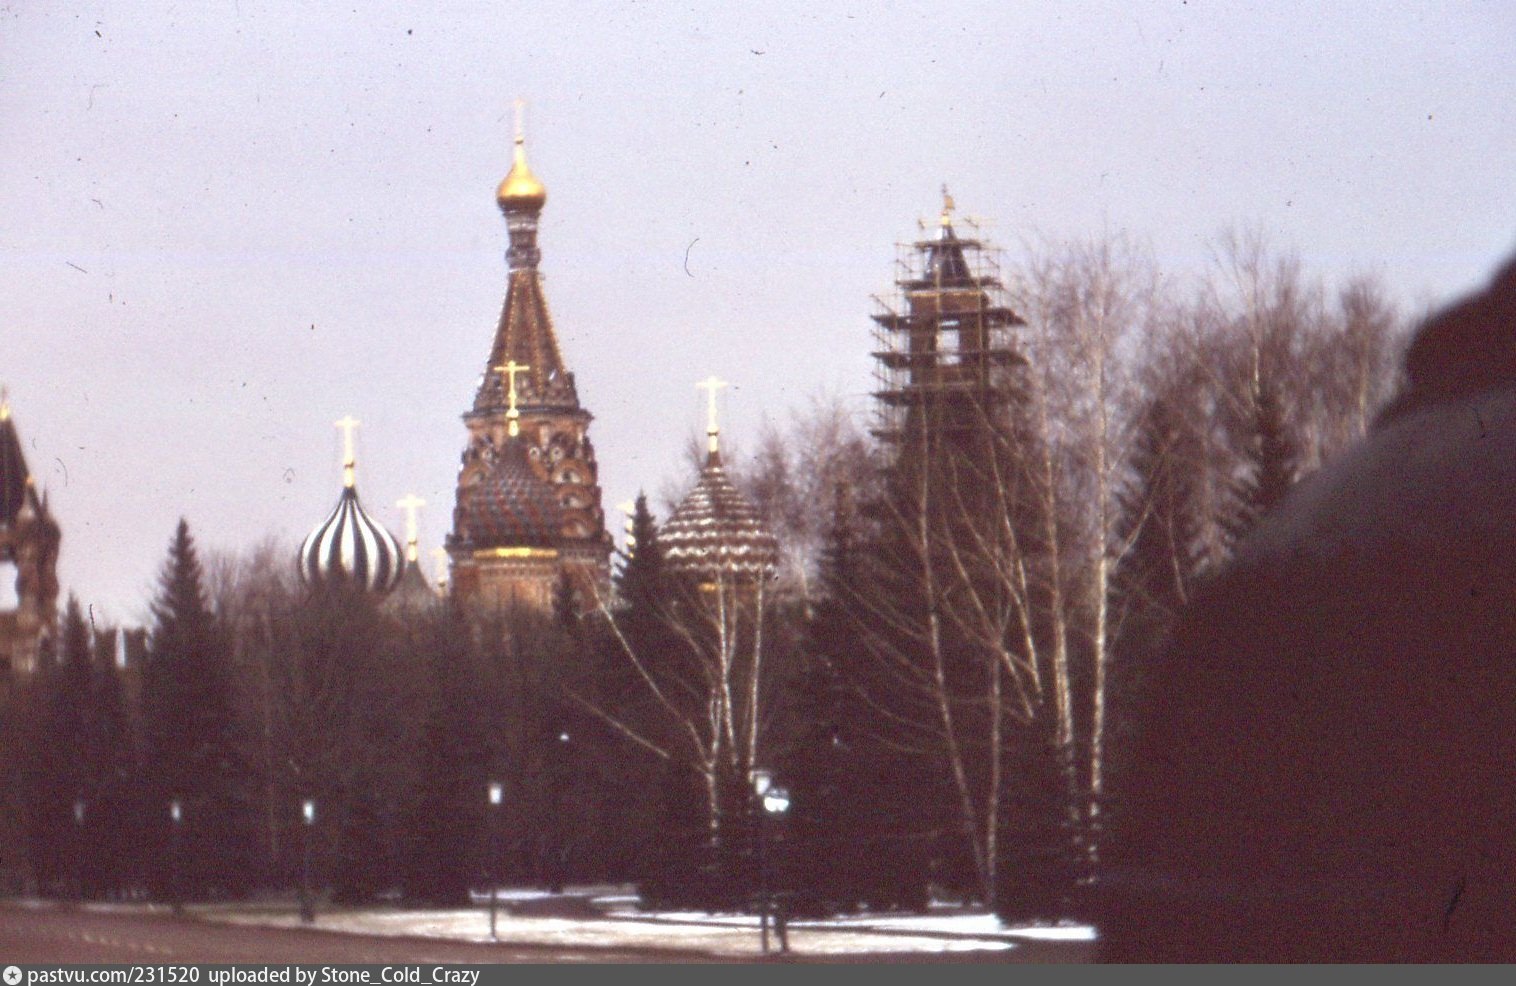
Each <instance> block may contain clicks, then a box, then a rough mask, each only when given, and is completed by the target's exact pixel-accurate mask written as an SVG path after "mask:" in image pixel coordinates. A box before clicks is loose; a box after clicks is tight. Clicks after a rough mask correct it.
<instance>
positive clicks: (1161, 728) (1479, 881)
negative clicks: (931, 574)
mask: <svg viewBox="0 0 1516 986" xmlns="http://www.w3.org/2000/svg"><path fill="white" fill-rule="evenodd" d="M1513 313H1516V276H1513V272H1512V269H1509V268H1508V270H1507V272H1506V273H1505V274H1504V275H1502V276H1501V278H1499V279H1497V282H1496V285H1495V286H1494V287H1493V288H1492V290H1491V292H1490V293H1489V294H1487V295H1486V296H1483V297H1480V298H1476V299H1472V300H1470V301H1469V302H1465V303H1464V304H1463V305H1461V306H1459V307H1458V308H1455V309H1452V310H1450V311H1449V312H1447V313H1444V314H1443V315H1442V316H1439V317H1438V318H1437V319H1435V320H1434V321H1433V322H1432V323H1431V324H1429V325H1428V326H1427V327H1425V328H1424V329H1423V330H1422V332H1421V333H1420V335H1419V338H1418V341H1417V344H1416V345H1415V346H1413V348H1412V353H1411V357H1410V360H1411V364H1410V367H1409V369H1410V370H1411V373H1412V387H1411V389H1410V391H1409V392H1408V393H1407V395H1405V397H1404V398H1403V399H1402V400H1401V401H1400V402H1399V404H1398V406H1397V407H1396V409H1395V411H1394V412H1393V413H1392V414H1390V415H1387V416H1386V418H1385V420H1383V421H1382V422H1381V423H1380V424H1379V426H1378V427H1377V428H1376V429H1375V430H1374V432H1373V433H1372V434H1371V435H1370V436H1369V437H1368V439H1367V440H1366V441H1365V442H1364V443H1363V444H1362V445H1360V446H1359V447H1358V448H1357V449H1355V450H1354V451H1353V452H1351V453H1350V454H1348V455H1347V456H1345V457H1343V459H1341V460H1339V461H1338V462H1337V463H1335V464H1333V466H1331V467H1330V468H1328V469H1327V470H1324V471H1323V472H1321V473H1318V474H1317V475H1315V476H1313V477H1311V478H1310V479H1308V480H1306V481H1305V482H1304V483H1303V484H1302V485H1301V486H1300V487H1299V488H1298V489H1297V490H1296V491H1295V492H1294V493H1293V494H1292V495H1291V497H1290V498H1289V499H1288V500H1287V501H1286V503H1285V504H1284V505H1283V507H1282V508H1281V510H1280V511H1279V512H1278V513H1276V514H1275V515H1274V516H1273V517H1271V518H1269V519H1268V520H1267V521H1266V522H1265V523H1264V524H1263V525H1262V526H1261V527H1260V528H1259V530H1258V531H1257V532H1256V534H1255V536H1254V537H1252V538H1251V539H1250V540H1249V541H1248V542H1247V544H1245V545H1244V546H1243V549H1242V550H1241V551H1240V552H1239V555H1238V558H1237V561H1236V563H1235V564H1234V565H1233V567H1232V568H1231V569H1230V570H1229V571H1228V572H1227V573H1225V574H1224V575H1223V576H1222V577H1221V578H1220V579H1218V580H1217V582H1216V583H1214V584H1213V585H1212V586H1211V587H1210V588H1209V589H1208V590H1207V591H1206V592H1205V593H1204V595H1203V596H1202V598H1200V599H1199V600H1198V601H1197V603H1196V604H1195V605H1194V606H1192V607H1191V609H1190V611H1189V612H1188V613H1187V614H1186V616H1185V618H1184V619H1183V620H1182V623H1181V625H1180V627H1179V628H1178V629H1177V631H1176V636H1175V640H1174V643H1173V646H1172V647H1171V648H1170V649H1169V651H1168V652H1167V653H1166V654H1164V655H1163V656H1162V657H1161V658H1160V659H1159V660H1158V661H1157V662H1156V663H1155V665H1154V666H1153V667H1152V668H1150V669H1149V671H1150V673H1149V674H1147V675H1144V676H1142V677H1143V680H1144V681H1145V686H1144V689H1143V690H1142V691H1141V692H1139V693H1138V695H1137V696H1136V698H1135V700H1134V703H1135V704H1134V707H1133V708H1132V709H1131V710H1130V714H1131V715H1132V716H1133V721H1134V722H1136V723H1137V724H1138V726H1139V729H1138V731H1137V735H1136V738H1135V739H1134V740H1133V741H1132V742H1130V743H1129V744H1127V745H1126V746H1125V747H1124V748H1122V749H1120V750H1118V751H1116V754H1115V757H1116V760H1117V770H1116V776H1115V777H1114V778H1113V780H1112V785H1113V788H1114V790H1113V797H1114V804H1113V807H1112V820H1111V829H1112V831H1111V836H1110V843H1109V846H1108V848H1107V853H1106V856H1105V861H1106V863H1107V864H1108V868H1107V870H1106V872H1105V873H1104V874H1103V875H1102V877H1101V879H1100V880H1099V882H1098V892H1097V894H1096V900H1095V905H1096V910H1097V914H1098V917H1097V920H1098V922H1099V924H1100V927H1101V929H1102V936H1103V945H1102V950H1103V956H1104V958H1106V959H1108V960H1113V961H1131V960H1202V959H1204V960H1234V959H1262V960H1302V959H1309V960H1338V959H1352V960H1390V961H1405V960H1413V961H1414V960H1476V959H1477V960H1489V959H1501V960H1506V961H1511V960H1516V372H1513V370H1512V367H1513V366H1516V314H1513Z"/></svg>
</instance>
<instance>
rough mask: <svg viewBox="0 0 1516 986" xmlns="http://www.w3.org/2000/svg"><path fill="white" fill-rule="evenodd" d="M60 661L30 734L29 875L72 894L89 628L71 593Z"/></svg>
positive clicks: (85, 768)
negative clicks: (31, 744) (39, 718)
mask: <svg viewBox="0 0 1516 986" xmlns="http://www.w3.org/2000/svg"><path fill="white" fill-rule="evenodd" d="M60 644H61V655H60V656H61V662H60V663H58V664H57V665H54V666H51V667H49V668H47V669H46V671H45V672H44V675H45V677H44V678H43V680H42V686H41V702H40V709H41V712H42V717H41V720H40V722H39V723H38V727H39V728H38V730H37V732H36V733H35V734H34V743H35V746H34V748H33V753H32V757H31V758H30V759H31V761H32V764H31V771H30V776H29V783H28V785H27V787H28V793H27V802H28V809H29V810H28V813H27V815H28V822H29V824H28V828H29V833H30V840H29V841H30V852H31V861H32V871H33V875H34V876H35V877H36V879H37V881H38V883H39V884H40V886H41V887H42V888H43V889H44V890H45V891H51V892H54V893H60V894H71V893H72V892H73V891H74V890H75V889H76V887H77V881H78V879H79V877H80V875H81V863H82V858H83V857H82V850H83V848H84V847H83V845H82V841H81V834H82V830H81V826H80V824H79V820H77V819H76V818H75V815H74V811H75V808H74V806H75V803H76V802H78V801H81V800H85V799H87V797H88V791H87V786H88V783H89V773H90V771H89V763H88V749H89V744H88V733H89V721H90V708H89V707H90V685H91V679H90V660H91V655H90V639H89V627H88V625H87V624H86V623H85V622H84V616H83V614H82V613H81V612H80V609H79V601H78V600H77V599H75V598H74V597H73V596H70V597H69V599H68V603H67V605H66V606H65V608H64V612H63V625H62V634H61V641H60Z"/></svg>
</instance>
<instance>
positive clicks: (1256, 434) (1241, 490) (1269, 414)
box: [1223, 376, 1299, 546]
mask: <svg viewBox="0 0 1516 986" xmlns="http://www.w3.org/2000/svg"><path fill="white" fill-rule="evenodd" d="M1243 462H1244V471H1243V473H1242V476H1241V478H1240V479H1239V480H1238V481H1237V482H1236V483H1235V484H1234V486H1233V508H1232V513H1231V515H1230V516H1229V517H1227V518H1226V519H1225V521H1224V523H1223V527H1224V528H1225V530H1226V533H1227V535H1228V538H1229V540H1230V543H1231V545H1233V546H1235V545H1236V544H1237V543H1238V542H1240V541H1241V540H1242V539H1243V538H1244V537H1246V536H1247V534H1248V533H1249V532H1250V531H1252V529H1253V528H1254V527H1255V526H1256V525H1257V524H1258V522H1259V521H1260V520H1261V519H1263V517H1264V515H1266V514H1267V513H1268V512H1269V511H1270V510H1273V509H1274V507H1276V506H1277V505H1278V504H1279V501H1281V500H1283V499H1284V496H1285V494H1286V493H1288V492H1289V491H1290V487H1292V486H1294V485H1295V480H1296V479H1297V478H1298V474H1297V470H1298V467H1299V466H1298V464H1299V446H1298V444H1297V442H1296V440H1295V436H1294V435H1293V434H1292V433H1291V429H1290V424H1289V422H1288V421H1287V420H1286V418H1285V413H1284V406H1283V402H1282V401H1281V399H1280V395H1279V390H1278V387H1277V386H1276V385H1275V384H1274V382H1273V381H1272V380H1271V379H1270V378H1269V377H1267V376H1265V377H1261V378H1259V379H1258V380H1257V381H1256V382H1255V385H1254V389H1253V405H1252V416H1251V419H1250V421H1249V422H1248V431H1247V435H1246V439H1245V445H1244V446H1243Z"/></svg>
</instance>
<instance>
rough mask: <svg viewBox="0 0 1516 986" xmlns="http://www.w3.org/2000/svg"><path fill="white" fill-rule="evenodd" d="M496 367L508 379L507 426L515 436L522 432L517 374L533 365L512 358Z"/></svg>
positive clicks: (512, 435) (507, 429)
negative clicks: (517, 400) (517, 408)
mask: <svg viewBox="0 0 1516 986" xmlns="http://www.w3.org/2000/svg"><path fill="white" fill-rule="evenodd" d="M495 369H496V370H497V371H499V372H500V374H501V375H502V376H504V377H505V378H506V379H507V381H508V386H507V387H506V391H507V395H506V403H507V406H506V409H505V422H506V424H505V427H506V431H508V432H510V436H511V437H512V438H515V437H516V436H517V435H519V434H521V426H520V425H519V424H517V420H518V419H519V418H520V417H521V412H520V411H518V410H516V374H518V373H525V372H526V371H527V370H530V369H531V367H530V366H527V365H526V364H525V363H517V362H516V361H515V360H513V359H511V360H506V361H505V362H504V363H502V364H501V365H500V366H497V367H495Z"/></svg>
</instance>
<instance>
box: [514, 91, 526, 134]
mask: <svg viewBox="0 0 1516 986" xmlns="http://www.w3.org/2000/svg"><path fill="white" fill-rule="evenodd" d="M514 109H515V111H516V143H517V144H524V143H526V100H524V99H522V98H521V97H520V96H517V97H516V102H515V106H514Z"/></svg>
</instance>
